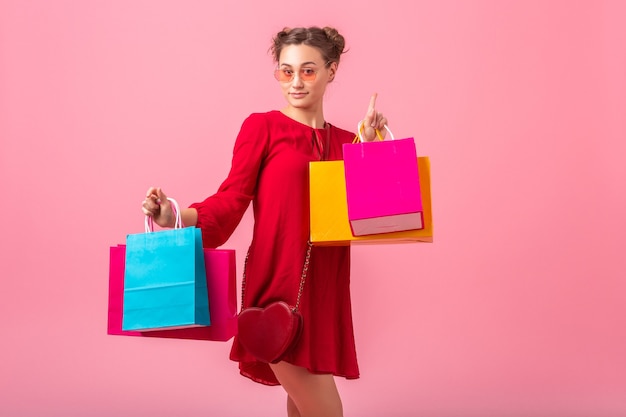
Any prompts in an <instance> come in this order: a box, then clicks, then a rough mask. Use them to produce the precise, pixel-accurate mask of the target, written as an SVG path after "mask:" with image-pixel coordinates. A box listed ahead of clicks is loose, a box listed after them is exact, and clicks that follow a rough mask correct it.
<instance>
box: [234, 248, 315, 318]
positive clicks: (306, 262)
mask: <svg viewBox="0 0 626 417" xmlns="http://www.w3.org/2000/svg"><path fill="white" fill-rule="evenodd" d="M312 247H313V244H312V243H311V242H310V241H308V242H307V249H306V256H305V257H304V265H303V266H302V275H301V276H300V287H299V288H298V297H297V298H296V304H295V305H294V307H293V312H294V313H295V312H297V311H298V308H299V307H300V299H301V298H302V292H303V291H304V283H305V281H306V277H307V274H308V272H309V264H310V263H311V248H312ZM249 256H250V249H248V253H246V259H245V261H244V263H243V275H242V278H241V309H240V311H243V300H244V297H245V295H246V267H247V266H248V257H249Z"/></svg>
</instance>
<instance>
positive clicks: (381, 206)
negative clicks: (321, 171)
mask: <svg viewBox="0 0 626 417" xmlns="http://www.w3.org/2000/svg"><path fill="white" fill-rule="evenodd" d="M358 129H359V137H360V136H361V132H360V129H361V125H360V124H359V127H358ZM387 130H388V131H389V129H388V128H387ZM389 135H390V136H391V138H392V140H385V141H374V142H363V141H362V138H361V141H360V142H358V143H352V144H344V145H343V159H344V165H345V179H346V196H347V203H348V219H349V221H350V227H351V229H352V234H353V235H354V236H365V235H373V234H381V233H391V232H401V231H405V230H419V229H423V228H424V215H423V208H422V197H421V192H420V181H419V171H418V169H417V152H416V149H415V140H414V139H413V138H407V139H394V138H393V134H392V133H391V131H389ZM379 137H381V136H380V134H379Z"/></svg>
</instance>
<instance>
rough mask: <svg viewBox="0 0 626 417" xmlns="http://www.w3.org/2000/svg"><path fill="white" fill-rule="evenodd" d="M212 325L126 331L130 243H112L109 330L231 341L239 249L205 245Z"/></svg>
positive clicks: (113, 332) (131, 333)
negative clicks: (127, 253)
mask: <svg viewBox="0 0 626 417" xmlns="http://www.w3.org/2000/svg"><path fill="white" fill-rule="evenodd" d="M203 251H204V260H205V266H206V279H207V292H208V295H209V310H210V316H211V325H210V326H207V327H192V328H186V329H171V330H153V331H147V332H137V331H123V330H122V311H123V304H124V264H125V257H126V245H118V246H112V247H111V248H110V258H109V313H108V325H107V334H111V335H123V336H145V337H164V338H174V339H196V340H214V341H227V340H229V339H231V338H232V337H233V336H234V335H235V334H236V333H237V289H236V286H237V282H236V279H237V276H236V264H235V251H234V250H232V249H204V250H203Z"/></svg>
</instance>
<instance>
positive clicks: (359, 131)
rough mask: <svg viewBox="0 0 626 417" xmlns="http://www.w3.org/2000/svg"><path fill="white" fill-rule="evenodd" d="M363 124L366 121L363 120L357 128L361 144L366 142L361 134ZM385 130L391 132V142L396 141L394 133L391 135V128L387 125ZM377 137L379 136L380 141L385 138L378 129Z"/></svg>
mask: <svg viewBox="0 0 626 417" xmlns="http://www.w3.org/2000/svg"><path fill="white" fill-rule="evenodd" d="M363 123H364V121H363V120H361V121H360V122H359V124H358V125H357V127H356V132H357V135H359V142H361V143H363V142H365V141H364V140H363V135H362V134H361V129H362V128H363ZM385 129H387V132H389V136H390V137H391V140H396V138H395V137H394V136H393V133H391V130H390V129H389V126H387V125H385ZM376 136H378V139H380V140H383V137H382V135H381V134H380V131H379V130H378V129H376Z"/></svg>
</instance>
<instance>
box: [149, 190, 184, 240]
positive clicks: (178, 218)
mask: <svg viewBox="0 0 626 417" xmlns="http://www.w3.org/2000/svg"><path fill="white" fill-rule="evenodd" d="M167 199H168V200H169V201H170V202H171V203H172V204H173V205H174V207H173V209H174V213H175V214H176V223H174V229H182V228H183V219H182V217H181V216H180V207H179V206H178V202H177V201H176V200H174V199H173V198H169V197H167ZM144 226H145V228H146V233H151V232H154V220H153V219H152V216H146V218H145V219H144Z"/></svg>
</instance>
